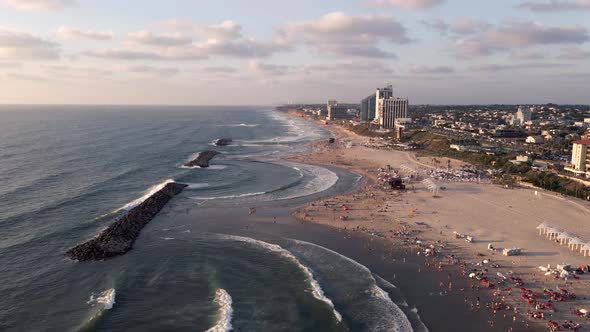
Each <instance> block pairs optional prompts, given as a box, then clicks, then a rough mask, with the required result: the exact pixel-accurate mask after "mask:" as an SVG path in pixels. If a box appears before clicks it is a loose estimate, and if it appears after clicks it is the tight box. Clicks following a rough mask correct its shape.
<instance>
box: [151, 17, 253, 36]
mask: <svg viewBox="0 0 590 332" xmlns="http://www.w3.org/2000/svg"><path fill="white" fill-rule="evenodd" d="M156 26H157V27H159V28H164V29H166V30H170V31H175V32H183V33H190V34H195V35H197V36H200V37H205V38H207V39H209V38H212V39H218V40H228V39H238V38H240V37H242V26H241V25H240V24H238V23H236V22H234V21H230V20H228V21H223V22H221V23H219V24H211V25H203V24H195V23H193V22H190V21H186V20H179V19H172V20H167V21H163V22H159V23H157V24H156Z"/></svg>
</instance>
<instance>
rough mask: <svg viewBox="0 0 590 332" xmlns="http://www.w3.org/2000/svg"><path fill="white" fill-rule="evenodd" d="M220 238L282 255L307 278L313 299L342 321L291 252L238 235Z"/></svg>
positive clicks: (309, 274)
mask: <svg viewBox="0 0 590 332" xmlns="http://www.w3.org/2000/svg"><path fill="white" fill-rule="evenodd" d="M218 236H219V237H220V238H222V239H225V240H232V241H239V242H246V243H250V244H253V245H255V246H258V247H262V248H264V249H267V250H269V251H272V252H276V253H278V254H280V255H281V256H283V257H285V258H287V259H289V260H291V261H292V262H293V263H295V264H296V265H297V266H298V267H299V268H300V269H301V271H303V273H304V274H305V275H306V276H307V279H308V282H309V286H310V288H311V290H312V291H311V293H312V295H313V297H315V298H316V299H317V300H320V301H322V302H324V303H326V304H327V305H328V306H329V307H330V308H331V309H332V312H333V313H334V317H336V320H338V322H341V321H342V315H340V313H339V312H338V311H337V310H336V309H335V308H334V303H332V300H330V299H329V298H328V297H327V296H326V295H325V294H324V291H323V290H322V288H321V287H320V284H319V283H318V282H317V280H315V278H314V276H313V271H312V270H311V269H310V268H308V267H307V266H305V265H303V264H302V263H301V262H300V261H299V259H297V257H295V256H294V255H293V254H292V253H291V252H290V251H289V250H286V249H284V248H283V247H281V246H279V245H277V244H272V243H268V242H264V241H260V240H256V239H252V238H249V237H243V236H237V235H222V234H219V235H218Z"/></svg>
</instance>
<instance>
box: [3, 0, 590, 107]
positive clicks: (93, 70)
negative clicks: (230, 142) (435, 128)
mask: <svg viewBox="0 0 590 332" xmlns="http://www.w3.org/2000/svg"><path fill="white" fill-rule="evenodd" d="M589 14H590V1H588V0H563V1H548V0H530V1H525V0H514V1H509V0H502V1H494V2H493V3H492V2H490V3H488V2H486V3H477V4H474V2H472V1H463V0H457V1H453V0H446V1H445V0H358V1H347V2H346V3H343V2H342V1H335V0H329V1H323V2H322V3H321V4H317V3H315V2H313V1H310V0H303V1H299V2H297V3H283V2H276V1H274V2H273V1H269V0H257V1H250V2H248V3H246V2H244V1H238V0H234V1H225V2H224V4H220V3H218V2H214V1H209V0H200V1H195V0H179V1H175V3H174V5H170V4H167V3H165V2H164V1H126V2H125V3H118V2H115V1H97V0H77V1H76V0H0V19H1V20H2V24H0V85H2V87H3V89H1V90H0V103H2V104H12V103H16V104H20V103H24V104H28V103H30V104H44V103H47V104H207V105H241V104H253V105H262V104H280V103H286V102H295V103H306V102H321V101H325V100H327V99H336V100H339V101H342V102H355V103H358V101H359V100H361V99H362V98H364V97H366V95H367V94H368V93H370V91H372V90H373V89H374V87H376V86H385V85H386V84H392V85H393V87H394V90H395V94H396V96H400V97H404V98H409V99H410V100H411V101H412V103H413V104H489V103H506V104H528V103H531V104H542V103H548V102H554V103H567V104H590V95H588V93H587V86H588V82H590V61H589V60H590V47H589V46H588V44H589V41H590V23H588V21H587V19H585V17H587V16H588V15H589ZM228 92H231V93H228Z"/></svg>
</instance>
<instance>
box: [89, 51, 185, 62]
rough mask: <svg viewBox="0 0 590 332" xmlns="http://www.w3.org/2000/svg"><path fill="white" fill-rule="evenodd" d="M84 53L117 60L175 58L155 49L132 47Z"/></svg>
mask: <svg viewBox="0 0 590 332" xmlns="http://www.w3.org/2000/svg"><path fill="white" fill-rule="evenodd" d="M84 55H86V56H89V57H95V58H103V59H117V60H175V59H172V58H169V57H166V56H165V55H164V54H161V53H158V52H154V51H137V50H130V49H104V50H98V51H88V52H85V53H84Z"/></svg>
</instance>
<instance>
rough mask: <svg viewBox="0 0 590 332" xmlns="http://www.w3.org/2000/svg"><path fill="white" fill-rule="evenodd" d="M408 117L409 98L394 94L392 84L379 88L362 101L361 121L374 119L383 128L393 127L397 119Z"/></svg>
mask: <svg viewBox="0 0 590 332" xmlns="http://www.w3.org/2000/svg"><path fill="white" fill-rule="evenodd" d="M407 117H408V100H407V99H402V98H396V97H394V96H393V87H392V86H391V85H389V86H386V87H384V88H378V89H377V90H376V91H375V93H374V94H372V95H370V96H368V97H367V98H365V99H363V100H362V101H361V121H372V122H374V123H376V124H379V125H380V126H382V127H383V128H386V129H393V128H394V127H395V120H396V119H401V118H407Z"/></svg>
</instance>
